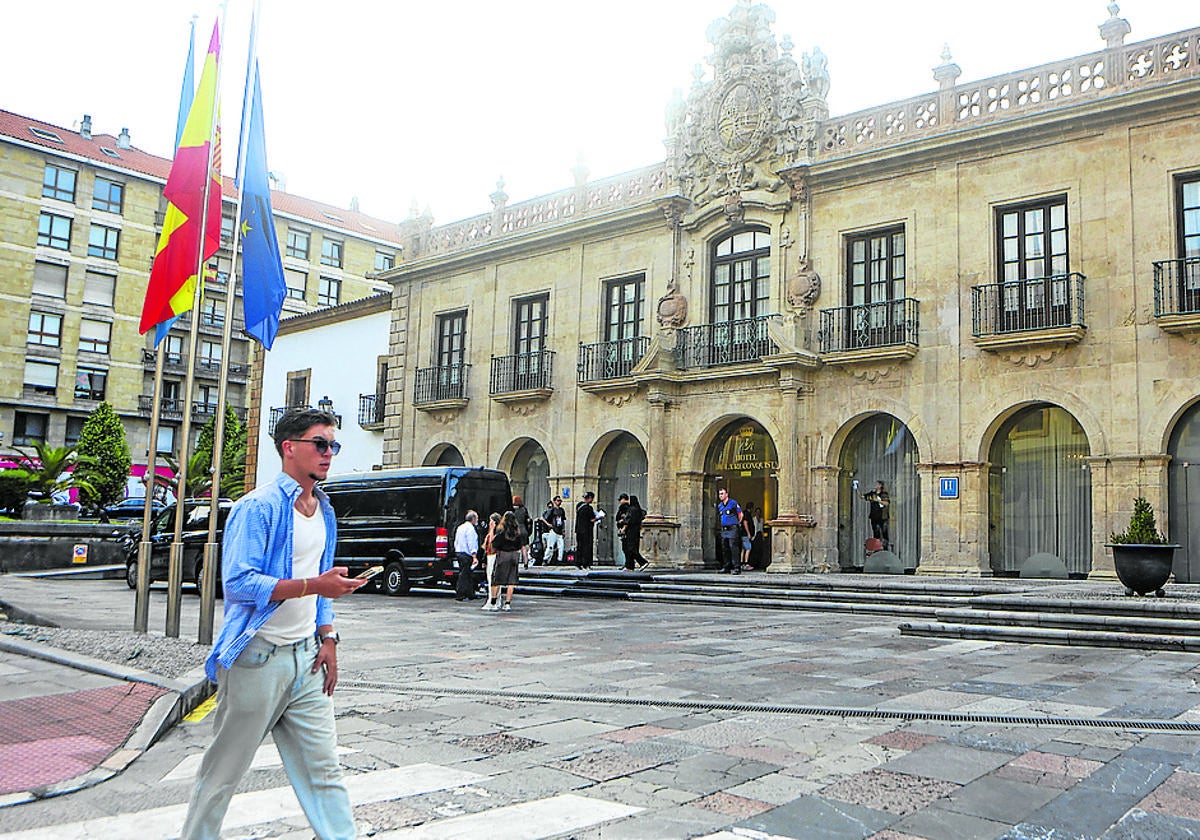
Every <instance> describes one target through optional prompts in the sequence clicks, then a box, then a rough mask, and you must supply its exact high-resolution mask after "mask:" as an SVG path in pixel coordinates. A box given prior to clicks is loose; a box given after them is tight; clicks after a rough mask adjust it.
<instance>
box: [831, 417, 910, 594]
mask: <svg viewBox="0 0 1200 840" xmlns="http://www.w3.org/2000/svg"><path fill="white" fill-rule="evenodd" d="M917 460H918V452H917V442H916V440H914V439H913V436H912V433H911V432H910V431H909V430H908V427H907V426H905V425H904V423H902V422H901V421H900V420H898V419H897V418H895V417H893V416H892V415H890V414H876V415H873V416H871V417H868V418H867V419H865V420H863V421H862V422H861V423H859V424H858V425H857V426H855V427H854V429H853V430H852V431H851V432H850V434H849V435H848V436H847V437H846V443H845V445H844V446H843V447H842V454H841V458H840V459H839V461H838V466H839V467H840V468H841V469H840V470H839V472H838V564H839V565H840V566H841V568H842V569H843V570H847V571H849V570H854V569H861V568H862V567H863V564H864V563H865V562H866V542H867V538H868V537H870V536H871V535H872V530H871V521H870V507H871V506H870V503H868V502H867V501H866V500H865V499H864V498H863V494H864V493H867V492H868V491H870V490H873V489H874V487H875V482H877V481H882V482H883V484H884V489H886V490H887V492H888V496H889V504H888V541H889V549H890V550H891V551H892V552H893V553H894V554H895V555H896V556H897V557H899V558H900V560H901V562H902V563H903V564H904V567H905V568H907V569H913V568H916V567H917V566H918V565H920V562H921V486H920V477H919V476H918V475H917Z"/></svg>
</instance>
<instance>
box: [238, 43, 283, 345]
mask: <svg viewBox="0 0 1200 840" xmlns="http://www.w3.org/2000/svg"><path fill="white" fill-rule="evenodd" d="M243 177H244V182H243V186H242V306H243V309H244V311H245V315H246V334H247V335H250V336H252V337H253V338H256V339H258V341H259V343H261V344H262V346H263V347H265V348H266V349H267V350H270V349H271V345H272V344H274V343H275V334H276V333H277V332H279V313H280V311H281V310H282V309H283V300H284V298H285V297H286V296H287V285H286V284H285V283H284V279H283V260H282V258H281V257H280V255H279V239H278V237H277V236H276V235H275V222H274V219H273V216H272V214H271V185H270V181H268V180H267V142H266V138H265V134H264V132H263V115H262V90H261V89H260V87H259V84H258V63H257V62H255V66H254V96H253V97H252V98H251V103H250V125H249V128H248V130H247V139H246V157H245V172H244V176H243Z"/></svg>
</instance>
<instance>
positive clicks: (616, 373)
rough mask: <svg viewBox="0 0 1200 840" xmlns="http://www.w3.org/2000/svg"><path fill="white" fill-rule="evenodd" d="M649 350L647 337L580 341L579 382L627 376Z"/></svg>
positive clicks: (585, 382) (604, 380) (607, 380)
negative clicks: (587, 342) (594, 341)
mask: <svg viewBox="0 0 1200 840" xmlns="http://www.w3.org/2000/svg"><path fill="white" fill-rule="evenodd" d="M649 349H650V339H649V338H648V337H646V336H637V337H635V338H622V339H620V340H618V341H599V342H597V343H595V344H580V345H579V368H578V372H577V376H578V382H579V384H580V385H586V384H588V383H591V382H610V381H612V380H614V379H623V378H625V377H628V376H629V375H630V373H631V372H632V371H633V369H634V367H636V366H637V363H638V362H640V361H641V360H642V358H643V357H644V356H645V355H646V352H647V351H648V350H649Z"/></svg>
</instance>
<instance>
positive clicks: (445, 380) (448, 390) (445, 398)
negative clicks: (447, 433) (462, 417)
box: [413, 364, 471, 411]
mask: <svg viewBox="0 0 1200 840" xmlns="http://www.w3.org/2000/svg"><path fill="white" fill-rule="evenodd" d="M470 372H471V366H470V365H464V364H458V365H434V366H433V367H427V368H418V369H417V382H416V391H415V392H414V393H413V407H414V408H417V409H419V410H421V411H442V410H446V409H461V408H466V406H467V403H468V402H469V398H468V397H467V375H468V374H469V373H470Z"/></svg>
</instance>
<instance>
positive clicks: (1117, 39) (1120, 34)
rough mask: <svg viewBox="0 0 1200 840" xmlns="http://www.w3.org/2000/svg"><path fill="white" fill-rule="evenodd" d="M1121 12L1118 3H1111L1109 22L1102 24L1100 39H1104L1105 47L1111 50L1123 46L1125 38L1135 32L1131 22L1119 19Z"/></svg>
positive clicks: (1109, 5) (1109, 6)
mask: <svg viewBox="0 0 1200 840" xmlns="http://www.w3.org/2000/svg"><path fill="white" fill-rule="evenodd" d="M1120 11H1121V7H1120V6H1118V5H1117V4H1116V3H1109V4H1108V20H1106V21H1104V23H1102V24H1100V37H1101V38H1103V39H1104V45H1105V46H1106V47H1108V49H1110V50H1114V49H1116V48H1117V47H1120V46H1122V45H1123V44H1124V43H1125V36H1126V35H1128V34H1129V33H1130V32H1131V31H1133V27H1132V26H1130V25H1129V21H1127V20H1125V18H1121V17H1117V14H1118V13H1119V12H1120Z"/></svg>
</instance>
